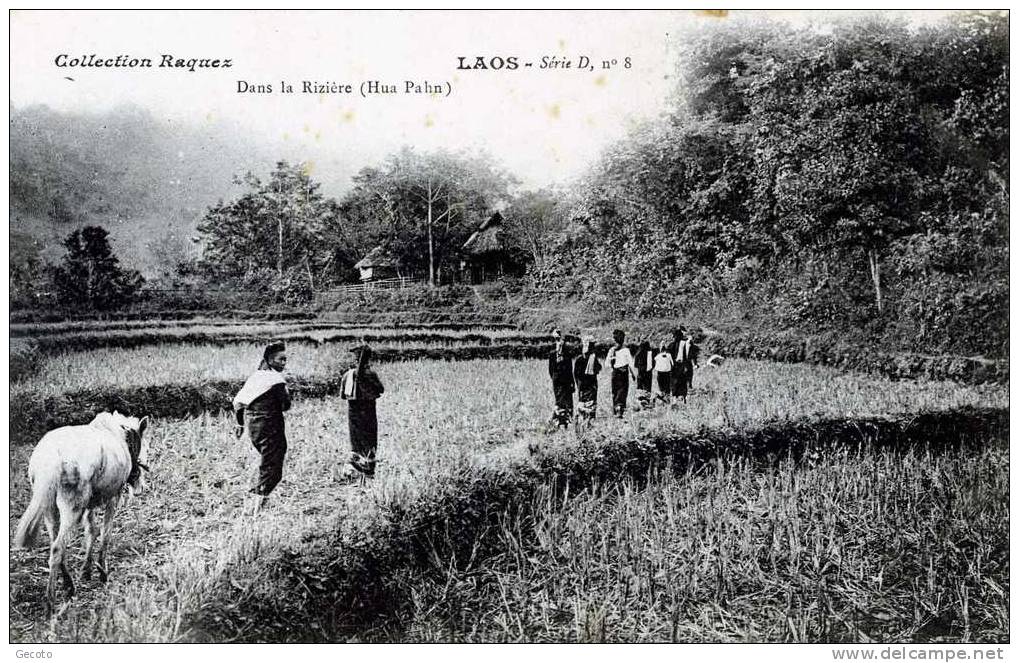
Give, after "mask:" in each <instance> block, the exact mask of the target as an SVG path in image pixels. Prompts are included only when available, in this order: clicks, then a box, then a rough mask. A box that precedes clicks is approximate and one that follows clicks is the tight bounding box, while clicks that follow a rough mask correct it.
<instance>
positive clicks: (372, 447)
mask: <svg viewBox="0 0 1019 663" xmlns="http://www.w3.org/2000/svg"><path fill="white" fill-rule="evenodd" d="M351 352H353V353H355V356H356V357H357V363H356V365H355V366H354V367H353V368H351V369H350V370H348V371H347V372H346V373H344V374H343V378H342V380H341V384H340V395H341V397H342V398H343V399H344V400H345V401H347V426H348V430H349V432H350V461H349V462H350V466H351V467H353V468H354V469H355V470H357V471H358V472H360V473H361V476H362V477H363V478H365V479H371V478H373V477H374V476H375V463H376V460H375V454H376V451H377V450H378V446H379V418H378V413H377V411H376V409H375V401H376V400H378V399H379V397H381V396H382V394H383V393H385V387H383V386H382V380H381V379H379V376H378V375H377V374H376V373H375V371H373V370H372V368H371V359H372V349H371V348H370V347H368V346H367V345H362V346H358V347H356V348H352V349H351Z"/></svg>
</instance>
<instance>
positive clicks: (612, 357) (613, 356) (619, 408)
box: [605, 329, 636, 419]
mask: <svg viewBox="0 0 1019 663" xmlns="http://www.w3.org/2000/svg"><path fill="white" fill-rule="evenodd" d="M612 340H613V341H615V345H613V346H612V347H611V348H610V349H609V355H608V357H606V358H605V363H606V364H608V366H609V369H610V370H611V371H612V413H613V414H614V415H615V416H616V418H617V419H622V418H623V413H624V412H626V399H627V397H628V396H629V394H630V375H631V373H635V371H636V369H635V368H634V365H633V355H632V354H631V353H630V349H629V348H628V347H626V346H625V345H623V342H624V341H625V340H626V333H625V332H623V330H622V329H617V330H615V331H613V332H612Z"/></svg>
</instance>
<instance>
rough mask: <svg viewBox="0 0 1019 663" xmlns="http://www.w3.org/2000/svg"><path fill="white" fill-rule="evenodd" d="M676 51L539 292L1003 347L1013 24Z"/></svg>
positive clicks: (961, 23)
mask: <svg viewBox="0 0 1019 663" xmlns="http://www.w3.org/2000/svg"><path fill="white" fill-rule="evenodd" d="M682 44H683V57H682V67H681V74H682V75H681V83H680V85H679V87H678V89H677V94H676V99H675V104H674V108H673V110H672V112H671V113H670V114H669V115H668V117H667V118H665V119H663V120H662V121H659V122H655V123H651V124H648V125H646V126H643V127H642V128H640V129H639V130H638V131H635V132H634V133H633V134H632V135H631V136H630V137H629V138H628V139H626V140H624V141H622V142H620V143H619V144H617V145H616V146H614V148H613V149H611V150H610V151H609V152H608V153H606V154H605V155H604V157H603V159H602V160H601V163H600V164H599V165H598V167H597V168H596V169H595V170H594V171H593V172H592V173H591V174H590V176H589V177H588V178H587V180H586V181H585V183H584V191H583V199H584V204H583V205H582V206H581V207H579V208H577V209H575V210H574V214H573V218H572V223H571V225H570V227H569V229H568V230H567V232H565V233H563V235H562V236H561V238H560V240H559V244H560V246H559V247H558V249H559V250H557V251H555V252H554V253H553V254H552V255H553V256H555V257H556V259H555V260H553V261H552V262H551V263H550V264H549V265H548V266H547V268H546V269H545V270H544V272H543V273H540V274H538V275H537V276H538V284H539V286H541V287H542V288H546V289H549V290H559V291H562V290H565V291H566V292H570V293H577V294H580V293H583V296H584V297H585V298H586V299H587V300H588V301H589V302H590V303H592V304H595V305H602V306H608V307H609V308H610V310H611V311H612V313H613V314H614V315H617V316H620V315H633V316H647V315H684V314H685V315H692V316H699V317H702V318H712V319H714V320H716V321H717V322H718V323H720V324H724V323H725V322H731V323H733V324H738V325H740V326H745V325H746V324H747V322H748V321H751V322H758V323H760V324H763V325H765V326H772V325H773V326H780V327H784V328H800V329H809V330H812V331H813V330H817V329H822V330H840V331H848V330H856V331H857V332H858V333H859V334H861V335H863V336H873V337H878V338H880V339H882V340H883V341H888V342H890V343H894V344H896V345H901V346H906V347H908V348H910V349H917V350H935V351H957V352H974V351H977V352H987V353H994V354H1007V330H1008V326H1007V315H1008V306H1007V299H1008V277H1007V271H1006V270H1007V264H1008V234H1007V230H1008V212H1007V210H1008V185H1007V178H1008V168H1009V158H1008V96H1007V95H1008V22H1007V19H1006V18H1004V17H1000V16H984V15H965V16H959V17H956V18H954V19H953V20H951V21H948V22H945V23H943V24H939V25H937V26H933V27H919V28H910V27H908V26H906V25H904V24H901V23H897V22H895V21H890V20H886V19H881V18H866V19H863V20H858V21H851V22H844V23H840V24H836V25H834V26H825V27H823V28H822V27H819V26H805V27H798V28H794V27H790V26H787V25H782V26H779V25H772V24H761V23H754V24H740V23H738V22H736V23H734V22H732V21H729V22H726V23H725V24H724V25H721V26H718V27H715V28H714V29H712V30H709V31H707V32H703V31H702V32H700V33H698V34H695V35H689V36H687V37H686V38H685V39H684V40H683V42H682ZM606 246H609V247H612V250H610V251H606V250H604V248H605V247H606ZM741 318H742V319H741Z"/></svg>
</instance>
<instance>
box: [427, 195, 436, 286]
mask: <svg viewBox="0 0 1019 663" xmlns="http://www.w3.org/2000/svg"><path fill="white" fill-rule="evenodd" d="M433 204H435V198H434V197H433V196H432V183H431V181H429V182H428V285H430V286H434V285H435V241H434V240H433V238H432V205H433Z"/></svg>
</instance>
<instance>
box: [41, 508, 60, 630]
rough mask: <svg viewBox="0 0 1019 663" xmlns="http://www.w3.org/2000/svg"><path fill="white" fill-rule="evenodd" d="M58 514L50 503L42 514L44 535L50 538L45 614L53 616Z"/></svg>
mask: <svg viewBox="0 0 1019 663" xmlns="http://www.w3.org/2000/svg"><path fill="white" fill-rule="evenodd" d="M59 518H60V514H59V512H58V511H57V505H56V502H51V503H49V504H47V505H46V510H45V511H44V512H43V523H44V524H45V525H46V534H48V535H49V537H50V575H49V580H47V582H46V613H47V615H50V614H53V608H54V607H55V605H54V604H55V603H56V598H57V573H56V570H57V567H56V564H55V563H56V557H55V555H56V552H55V551H56V548H55V544H56V542H57V531H58V526H59Z"/></svg>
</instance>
